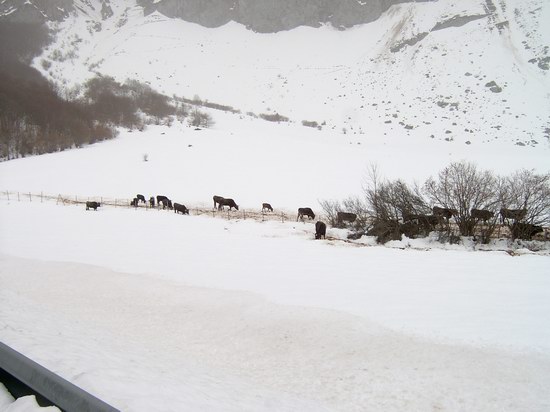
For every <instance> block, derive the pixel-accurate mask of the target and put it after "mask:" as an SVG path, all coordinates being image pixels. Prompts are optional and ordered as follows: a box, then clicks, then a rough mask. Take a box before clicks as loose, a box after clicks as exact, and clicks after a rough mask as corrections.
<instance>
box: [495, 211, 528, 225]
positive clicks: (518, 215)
mask: <svg viewBox="0 0 550 412" xmlns="http://www.w3.org/2000/svg"><path fill="white" fill-rule="evenodd" d="M499 213H500V220H501V222H502V223H504V219H512V220H514V221H518V220H522V219H523V218H525V216H526V215H527V209H505V208H502V209H500V212H499Z"/></svg>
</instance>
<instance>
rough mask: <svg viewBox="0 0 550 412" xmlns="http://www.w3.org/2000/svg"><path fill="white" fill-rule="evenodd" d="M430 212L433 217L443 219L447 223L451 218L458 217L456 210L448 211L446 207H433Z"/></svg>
mask: <svg viewBox="0 0 550 412" xmlns="http://www.w3.org/2000/svg"><path fill="white" fill-rule="evenodd" d="M432 211H433V214H434V216H437V217H438V218H439V219H445V220H446V221H447V223H448V222H449V219H450V218H451V217H452V216H457V215H458V211H457V210H456V209H449V208H446V207H438V206H434V207H433V209H432Z"/></svg>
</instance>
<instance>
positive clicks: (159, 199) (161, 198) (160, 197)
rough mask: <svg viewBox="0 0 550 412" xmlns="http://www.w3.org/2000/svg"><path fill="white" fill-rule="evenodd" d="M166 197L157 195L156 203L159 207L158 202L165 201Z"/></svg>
mask: <svg viewBox="0 0 550 412" xmlns="http://www.w3.org/2000/svg"><path fill="white" fill-rule="evenodd" d="M167 200H168V198H167V197H166V196H163V195H157V205H158V206H159V207H160V204H161V203H162V202H163V201H167Z"/></svg>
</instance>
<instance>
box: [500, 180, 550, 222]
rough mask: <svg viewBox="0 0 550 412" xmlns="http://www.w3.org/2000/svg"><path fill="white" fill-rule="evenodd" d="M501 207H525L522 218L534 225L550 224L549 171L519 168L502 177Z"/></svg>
mask: <svg viewBox="0 0 550 412" xmlns="http://www.w3.org/2000/svg"><path fill="white" fill-rule="evenodd" d="M500 200H501V202H502V207H505V208H508V209H526V210H527V213H526V215H525V218H524V219H523V220H524V221H525V222H527V223H530V224H535V225H548V224H550V173H546V174H536V173H535V172H534V171H532V170H526V169H523V170H520V171H517V172H515V173H514V174H512V175H511V176H508V177H506V178H504V179H503V182H502V184H501V190H500Z"/></svg>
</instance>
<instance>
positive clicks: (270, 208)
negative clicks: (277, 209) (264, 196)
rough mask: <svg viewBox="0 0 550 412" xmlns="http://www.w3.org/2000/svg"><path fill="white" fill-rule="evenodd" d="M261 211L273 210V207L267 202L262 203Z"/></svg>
mask: <svg viewBox="0 0 550 412" xmlns="http://www.w3.org/2000/svg"><path fill="white" fill-rule="evenodd" d="M263 211H268V212H273V208H272V207H271V205H270V204H269V203H262V212H263Z"/></svg>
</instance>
